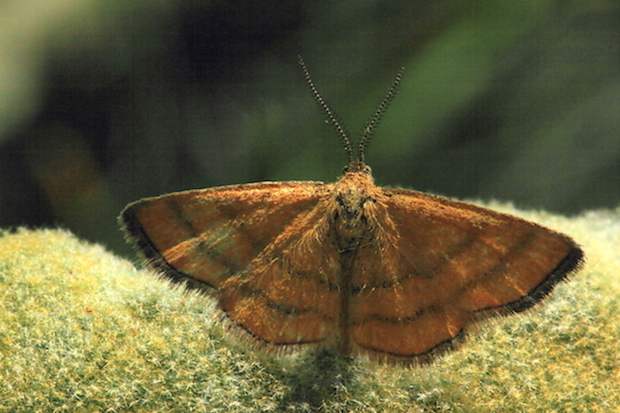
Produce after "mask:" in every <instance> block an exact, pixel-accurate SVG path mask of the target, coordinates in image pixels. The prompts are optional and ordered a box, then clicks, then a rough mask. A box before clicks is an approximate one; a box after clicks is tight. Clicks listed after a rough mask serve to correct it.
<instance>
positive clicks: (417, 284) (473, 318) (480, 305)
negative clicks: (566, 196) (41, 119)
mask: <svg viewBox="0 0 620 413" xmlns="http://www.w3.org/2000/svg"><path fill="white" fill-rule="evenodd" d="M300 63H301V65H302V69H303V72H304V75H305V78H306V81H307V83H308V85H309V87H310V89H311V91H312V94H313V95H314V97H315V99H316V100H317V102H318V104H319V106H320V107H321V108H322V109H323V111H324V112H325V114H326V116H327V119H328V120H329V121H330V122H331V124H332V125H333V126H334V127H335V129H336V131H337V132H338V134H339V136H340V139H341V140H342V142H343V145H344V148H345V151H346V154H347V156H348V163H347V166H346V167H345V168H344V172H343V174H342V176H341V177H340V178H339V179H338V180H337V181H336V182H335V183H327V184H326V183H323V182H313V181H290V182H259V183H250V184H242V185H231V186H222V187H215V188H208V189H197V190H189V191H183V192H175V193H170V194H166V195H162V196H158V197H154V198H145V199H141V200H139V201H136V202H133V203H131V204H129V205H127V207H126V208H125V209H124V210H123V211H122V212H121V214H120V217H119V221H120V223H121V226H122V228H123V230H124V232H125V235H126V238H127V240H128V241H129V242H130V243H131V244H133V245H134V247H135V248H136V249H137V250H138V251H139V252H140V253H141V254H142V255H143V256H144V257H145V258H146V262H147V265H148V266H149V267H151V268H153V269H155V270H157V271H158V272H160V273H161V274H163V275H164V276H166V277H168V278H169V279H170V280H172V281H174V282H180V283H184V284H185V285H186V286H187V287H188V288H195V289H198V290H200V291H201V292H204V293H206V294H208V295H210V296H212V297H213V298H214V299H215V300H217V307H218V310H219V312H220V314H221V316H222V318H223V319H225V320H226V322H227V324H228V325H229V326H230V327H232V330H233V331H235V332H237V333H239V334H241V335H243V336H244V337H247V338H248V339H249V340H250V341H251V342H253V343H255V344H256V345H257V347H260V348H264V349H268V350H289V349H295V348H304V347H317V348H322V349H327V350H330V351H333V352H336V353H338V354H341V355H346V356H352V355H359V356H366V357H367V358H369V359H372V360H375V361H378V362H385V363H396V364H404V365H415V364H419V363H426V362H430V361H432V360H433V358H434V357H435V356H437V355H438V354H441V353H442V352H445V351H447V350H451V349H454V348H456V347H457V345H458V344H460V343H461V342H462V341H463V338H464V337H465V335H466V332H467V330H468V328H469V327H470V326H472V325H473V324H475V323H477V322H479V321H481V320H483V319H486V318H489V317H495V316H504V315H508V314H512V313H517V312H521V311H524V310H526V309H528V308H530V307H532V306H533V305H534V304H536V303H538V302H539V301H541V300H542V299H543V298H545V297H546V296H547V295H548V294H549V293H550V292H551V291H552V290H553V288H554V286H555V285H556V284H557V283H559V282H560V281H562V280H565V279H566V278H567V277H568V276H569V275H570V274H571V273H573V272H575V271H577V270H578V269H579V268H580V266H581V265H582V262H583V259H584V254H583V251H582V250H581V248H580V247H579V246H578V245H577V244H576V243H575V242H574V241H573V240H572V239H571V238H569V237H568V236H566V235H563V234H560V233H558V232H555V231H553V230H551V229H548V228H544V227H542V226H540V225H537V224H535V223H532V222H528V221H525V220H523V219H520V218H517V217H514V216H511V215H507V214H502V213H498V212H495V211H492V210H489V209H485V208H481V207H478V206H475V205H472V204H468V203H464V202H459V201H455V200H451V199H447V198H443V197H439V196H435V195H430V194H427V193H423V192H418V191H414V190H408V189H399V188H389V187H379V186H376V185H375V184H374V182H373V177H372V174H371V171H370V168H369V167H368V166H366V164H365V162H364V155H365V151H366V147H367V144H368V142H369V139H370V136H371V134H372V132H373V130H374V128H375V126H376V125H377V124H378V122H379V120H380V118H381V116H382V114H383V113H384V112H385V110H386V108H387V106H388V104H389V102H390V101H391V100H392V98H393V97H394V95H395V93H396V89H397V87H398V84H399V83H400V81H401V78H402V74H403V69H401V70H400V71H399V73H398V75H397V77H396V79H395V80H394V83H393V84H392V85H391V87H390V88H389V90H388V93H387V95H386V96H385V98H384V99H383V101H382V102H381V104H380V105H379V106H378V108H377V110H376V112H375V113H374V115H373V116H372V117H371V118H370V120H369V121H368V122H367V124H366V125H365V127H364V129H363V133H362V137H361V139H360V141H359V144H358V147H357V155H356V156H354V151H353V147H352V145H351V141H350V139H349V135H348V133H347V132H346V131H345V129H344V127H343V126H342V125H341V123H340V122H339V121H338V120H337V119H336V117H335V115H334V114H333V112H332V111H331V109H330V108H329V107H328V105H327V104H326V103H325V101H324V100H323V98H322V97H321V95H320V94H319V92H318V90H317V89H316V87H315V86H314V83H313V81H312V79H311V78H310V75H309V73H308V70H307V69H306V66H305V64H304V63H303V61H301V58H300Z"/></svg>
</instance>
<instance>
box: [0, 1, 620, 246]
mask: <svg viewBox="0 0 620 413" xmlns="http://www.w3.org/2000/svg"><path fill="white" fill-rule="evenodd" d="M29 3H30V2H18V1H12V2H11V1H10V2H3V3H2V4H1V5H0V16H2V21H1V22H0V176H1V177H2V179H1V180H0V227H3V228H7V227H14V226H18V225H28V226H31V227H37V226H61V227H66V228H69V229H71V230H72V231H74V232H75V233H76V234H78V235H79V236H81V237H84V238H86V239H89V240H92V241H97V242H101V243H102V244H104V245H106V246H107V247H109V248H111V249H114V250H116V251H119V252H124V253H128V252H129V250H128V249H127V248H126V247H125V246H124V242H123V240H122V236H121V234H120V232H119V231H118V226H117V223H116V216H117V215H118V213H119V211H120V210H121V209H122V208H123V206H124V205H125V204H127V203H128V202H131V201H133V200H136V199H138V198H141V197H145V196H155V195H160V194H162V193H165V192H171V191H179V190H184V189H190V188H203V187H209V186H215V185H224V184H233V183H247V182H254V181H262V180H323V181H329V182H331V181H334V180H335V179H336V177H337V176H338V175H339V174H340V172H341V170H342V167H343V166H344V164H345V163H346V158H345V155H344V152H343V150H342V147H341V144H340V142H339V140H338V138H337V137H336V136H335V135H334V133H333V131H332V129H331V127H330V126H329V125H326V124H325V122H324V118H323V114H322V112H321V110H320V109H319V108H318V107H317V106H316V104H315V102H314V101H313V98H312V96H311V94H310V93H309V91H308V88H307V85H306V84H305V82H304V79H303V75H302V72H301V69H300V67H299V65H298V63H297V55H298V54H301V55H302V56H303V57H304V60H305V61H306V64H307V66H308V68H309V70H310V72H311V74H312V76H313V79H314V82H315V84H316V85H317V87H318V88H319V90H320V91H321V93H322V94H323V96H324V98H325V99H326V100H327V101H328V103H329V104H330V105H331V106H332V108H333V109H334V110H335V111H336V112H337V113H338V115H339V117H340V118H342V119H343V120H344V122H345V124H346V125H348V128H349V130H350V131H351V133H352V137H353V138H354V139H356V138H357V136H358V133H359V130H361V128H362V126H363V124H364V122H365V121H366V120H367V119H368V117H369V116H370V115H371V114H372V113H373V111H374V110H375V108H376V106H377V104H378V103H379V102H380V101H381V99H382V98H383V96H384V93H385V92H386V90H387V88H388V87H389V85H390V84H391V82H392V80H393V78H394V76H395V75H396V72H397V71H398V69H399V67H401V66H405V67H406V71H405V77H404V80H403V82H402V84H401V87H400V92H399V94H398V95H397V97H396V99H395V100H394V101H393V103H392V105H391V107H390V109H389V110H388V112H387V113H386V115H385V116H384V119H383V121H382V124H381V125H380V127H379V128H378V129H377V131H376V134H375V136H374V138H373V141H372V142H371V144H370V147H369V150H368V152H367V162H368V164H369V165H371V166H372V168H373V171H374V175H375V179H376V181H377V183H378V184H379V185H391V186H403V187H407V188H414V189H419V190H423V191H430V192H434V193H438V194H441V195H446V196H451V197H457V198H470V199H471V198H480V199H499V200H503V201H512V202H514V203H515V205H516V206H518V207H521V208H540V209H546V210H549V211H552V212H557V213H564V214H575V213H579V212H581V211H584V210H586V209H595V208H614V207H616V206H618V205H619V203H620V5H618V2H616V1H604V0H598V1H587V0H584V1H547V0H530V1H519V2H515V1H513V0H503V1H502V0H481V1H466V0H453V1H448V0H439V1H438V0H434V1H412V0H407V1H394V0H389V1H388V0H377V1H359V0H346V1H314V2H308V1H305V2H303V1H299V0H293V1H275V0H263V1H260V2H257V1H255V0H251V1H249V0H242V1H230V0H229V1H187V0H184V1H179V0H177V1H173V0H167V1H166V0H160V1H140V2H137V1H136V2H133V1H131V2H126V1H103V0H101V1H98V2H97V1H92V0H91V1H89V2H86V1H85V0H81V1H77V0H76V1H74V2H50V3H51V4H45V5H40V7H39V5H38V6H37V7H31V5H30V4H29ZM65 3H66V4H65Z"/></svg>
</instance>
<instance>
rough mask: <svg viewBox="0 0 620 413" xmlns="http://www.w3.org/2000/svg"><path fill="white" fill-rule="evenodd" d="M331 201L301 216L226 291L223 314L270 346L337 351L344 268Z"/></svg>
mask: <svg viewBox="0 0 620 413" xmlns="http://www.w3.org/2000/svg"><path fill="white" fill-rule="evenodd" d="M329 201H330V200H329V199H323V200H321V201H320V202H319V203H318V204H317V205H316V206H315V207H314V209H313V210H312V211H309V212H308V213H307V214H304V215H301V214H300V215H298V217H297V218H296V219H295V220H294V221H293V222H291V224H290V225H289V226H288V227H286V228H285V229H284V230H283V231H282V233H281V234H280V235H279V236H278V237H277V238H276V239H275V240H274V241H273V242H272V243H271V244H270V245H269V246H268V247H267V248H265V249H264V250H263V251H262V252H261V253H260V254H259V256H258V257H256V259H255V260H253V261H252V262H251V263H250V266H249V267H248V269H247V271H244V272H242V273H239V274H238V275H236V276H234V277H231V278H230V279H229V280H227V281H226V282H225V283H224V284H223V285H222V287H221V290H222V294H221V296H220V307H221V308H222V310H224V312H225V313H226V314H227V315H228V316H229V317H230V318H231V319H232V320H233V321H234V322H235V323H236V324H237V326H239V327H240V328H241V329H243V330H245V331H246V332H249V333H250V334H251V336H253V338H255V339H258V340H259V341H261V342H262V343H264V344H268V345H273V346H287V345H296V344H322V345H325V346H327V347H331V348H333V347H334V346H335V341H336V340H337V335H338V334H337V331H338V329H337V323H338V314H339V308H340V295H341V293H340V289H339V281H340V280H339V275H340V266H339V251H338V248H337V247H336V245H335V243H334V241H333V240H332V239H330V237H329V234H330V216H329V213H328V211H329V209H330V208H329Z"/></svg>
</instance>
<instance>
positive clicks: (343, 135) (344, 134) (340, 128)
mask: <svg viewBox="0 0 620 413" xmlns="http://www.w3.org/2000/svg"><path fill="white" fill-rule="evenodd" d="M299 64H300V65H301V68H302V69H303V71H304V76H305V77H306V82H307V83H308V86H310V90H311V91H312V94H313V95H314V98H315V99H316V101H317V103H318V104H319V106H320V107H321V108H322V109H323V111H324V112H325V115H326V116H327V119H328V120H329V122H330V123H331V124H332V125H333V126H334V128H335V129H336V132H338V135H339V136H340V139H341V140H342V143H343V144H344V150H345V152H346V153H347V157H348V158H349V165H352V164H353V147H352V146H351V141H350V140H349V132H348V131H347V130H346V128H345V127H344V125H341V124H340V122H339V121H338V118H337V117H336V116H335V115H334V113H333V112H332V110H331V109H330V108H329V106H328V105H327V103H325V101H324V100H323V97H322V96H321V94H320V93H319V91H318V90H317V88H316V87H315V86H314V82H312V78H310V73H309V72H308V69H307V68H306V64H305V63H304V60H303V59H302V58H301V56H299Z"/></svg>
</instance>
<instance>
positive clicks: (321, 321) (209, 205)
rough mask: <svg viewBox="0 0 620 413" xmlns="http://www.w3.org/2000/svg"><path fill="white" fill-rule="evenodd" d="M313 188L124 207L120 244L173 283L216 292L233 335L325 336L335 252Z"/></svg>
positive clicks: (279, 185) (281, 341) (297, 340)
mask: <svg viewBox="0 0 620 413" xmlns="http://www.w3.org/2000/svg"><path fill="white" fill-rule="evenodd" d="M328 191H329V189H327V186H326V185H324V184H323V183H321V182H273V183H258V184H247V185H236V186H227V187H219V188H210V189H204V190H195V191H186V192H178V193H173V194H168V195H163V196H160V197H156V198H148V199H143V200H140V201H137V202H135V203H133V204H130V205H128V206H127V208H125V210H124V211H123V212H122V213H121V216H120V220H121V222H122V223H123V224H124V229H125V232H126V233H127V237H128V238H129V240H130V241H132V242H133V243H134V244H135V245H136V246H137V247H138V249H139V250H140V251H141V252H142V253H143V254H144V255H145V256H146V257H147V258H148V259H149V262H150V265H151V266H154V267H156V268H158V269H160V270H161V271H162V272H163V273H164V274H165V275H167V276H168V277H170V278H171V279H172V280H174V281H185V282H187V284H188V286H189V287H194V288H199V289H201V290H203V291H204V290H212V288H208V287H213V288H215V289H217V292H216V296H217V298H218V300H219V306H220V309H221V310H223V311H224V313H225V314H226V315H227V316H228V317H229V318H230V320H231V321H232V323H233V325H235V326H237V327H238V330H243V331H245V332H247V333H249V334H250V335H251V336H252V337H253V338H254V339H256V340H258V341H259V342H263V343H266V344H270V345H274V346H283V345H288V344H304V343H321V342H324V341H325V340H326V339H328V338H331V337H333V331H334V328H335V327H334V323H335V320H336V314H337V313H338V297H339V293H338V290H337V283H338V280H337V275H338V271H339V268H338V251H337V249H336V247H335V246H334V245H333V243H332V242H331V241H330V240H329V239H327V234H328V229H329V219H328V217H327V216H326V208H327V206H326V204H327V202H326V195H327V193H328Z"/></svg>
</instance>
